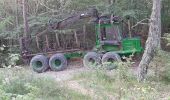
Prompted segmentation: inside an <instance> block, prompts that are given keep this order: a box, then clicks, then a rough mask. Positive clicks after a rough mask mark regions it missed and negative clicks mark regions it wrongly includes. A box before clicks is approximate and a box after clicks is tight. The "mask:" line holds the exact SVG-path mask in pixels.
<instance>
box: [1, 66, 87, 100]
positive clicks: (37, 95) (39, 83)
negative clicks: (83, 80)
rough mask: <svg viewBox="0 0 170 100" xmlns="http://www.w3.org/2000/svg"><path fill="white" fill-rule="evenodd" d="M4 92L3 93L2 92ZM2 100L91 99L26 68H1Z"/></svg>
mask: <svg viewBox="0 0 170 100" xmlns="http://www.w3.org/2000/svg"><path fill="white" fill-rule="evenodd" d="M1 92H2V93H3V94H2V93H1ZM0 93H1V96H0V100H11V98H16V100H89V99H90V98H89V97H88V96H85V95H82V94H81V93H78V92H76V91H74V90H71V89H68V88H66V87H64V86H61V85H60V84H58V83H57V82H56V81H55V80H54V79H52V78H50V77H43V78H42V77H36V76H35V75H34V74H32V73H30V72H29V71H27V70H25V69H15V68H12V69H1V71H0Z"/></svg>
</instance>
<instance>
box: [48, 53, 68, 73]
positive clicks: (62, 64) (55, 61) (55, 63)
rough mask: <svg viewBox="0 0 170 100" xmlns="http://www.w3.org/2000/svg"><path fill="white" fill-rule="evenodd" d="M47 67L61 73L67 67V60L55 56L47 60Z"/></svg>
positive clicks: (60, 55)
mask: <svg viewBox="0 0 170 100" xmlns="http://www.w3.org/2000/svg"><path fill="white" fill-rule="evenodd" d="M49 65H50V68H51V70H53V71H61V70H64V69H65V68H66V67H67V59H66V57H65V56H64V55H63V54H55V55H53V56H52V57H51V58H50V60H49Z"/></svg>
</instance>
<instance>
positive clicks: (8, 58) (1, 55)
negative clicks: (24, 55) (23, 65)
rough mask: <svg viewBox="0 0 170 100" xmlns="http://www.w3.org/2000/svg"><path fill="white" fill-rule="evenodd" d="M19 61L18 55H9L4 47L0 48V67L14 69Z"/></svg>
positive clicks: (7, 49)
mask: <svg viewBox="0 0 170 100" xmlns="http://www.w3.org/2000/svg"><path fill="white" fill-rule="evenodd" d="M19 59H20V55H19V54H12V53H10V52H9V48H8V47H6V46H5V45H3V46H2V47H0V67H12V66H13V67H14V66H15V65H16V64H17V62H18V61H19Z"/></svg>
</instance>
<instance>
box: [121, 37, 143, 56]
mask: <svg viewBox="0 0 170 100" xmlns="http://www.w3.org/2000/svg"><path fill="white" fill-rule="evenodd" d="M122 49H123V52H132V53H133V52H139V53H140V52H142V51H143V48H142V46H141V40H140V38H126V39H123V40H122Z"/></svg>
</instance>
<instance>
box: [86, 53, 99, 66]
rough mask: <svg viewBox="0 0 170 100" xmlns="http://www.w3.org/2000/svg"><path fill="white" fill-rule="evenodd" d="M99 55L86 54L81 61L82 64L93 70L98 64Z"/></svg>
mask: <svg viewBox="0 0 170 100" xmlns="http://www.w3.org/2000/svg"><path fill="white" fill-rule="evenodd" d="M100 61H101V58H100V55H99V54H97V53H96V52H88V53H87V54H86V55H85V56H84V59H83V64H84V66H85V67H89V68H94V67H96V66H97V65H99V64H100Z"/></svg>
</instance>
